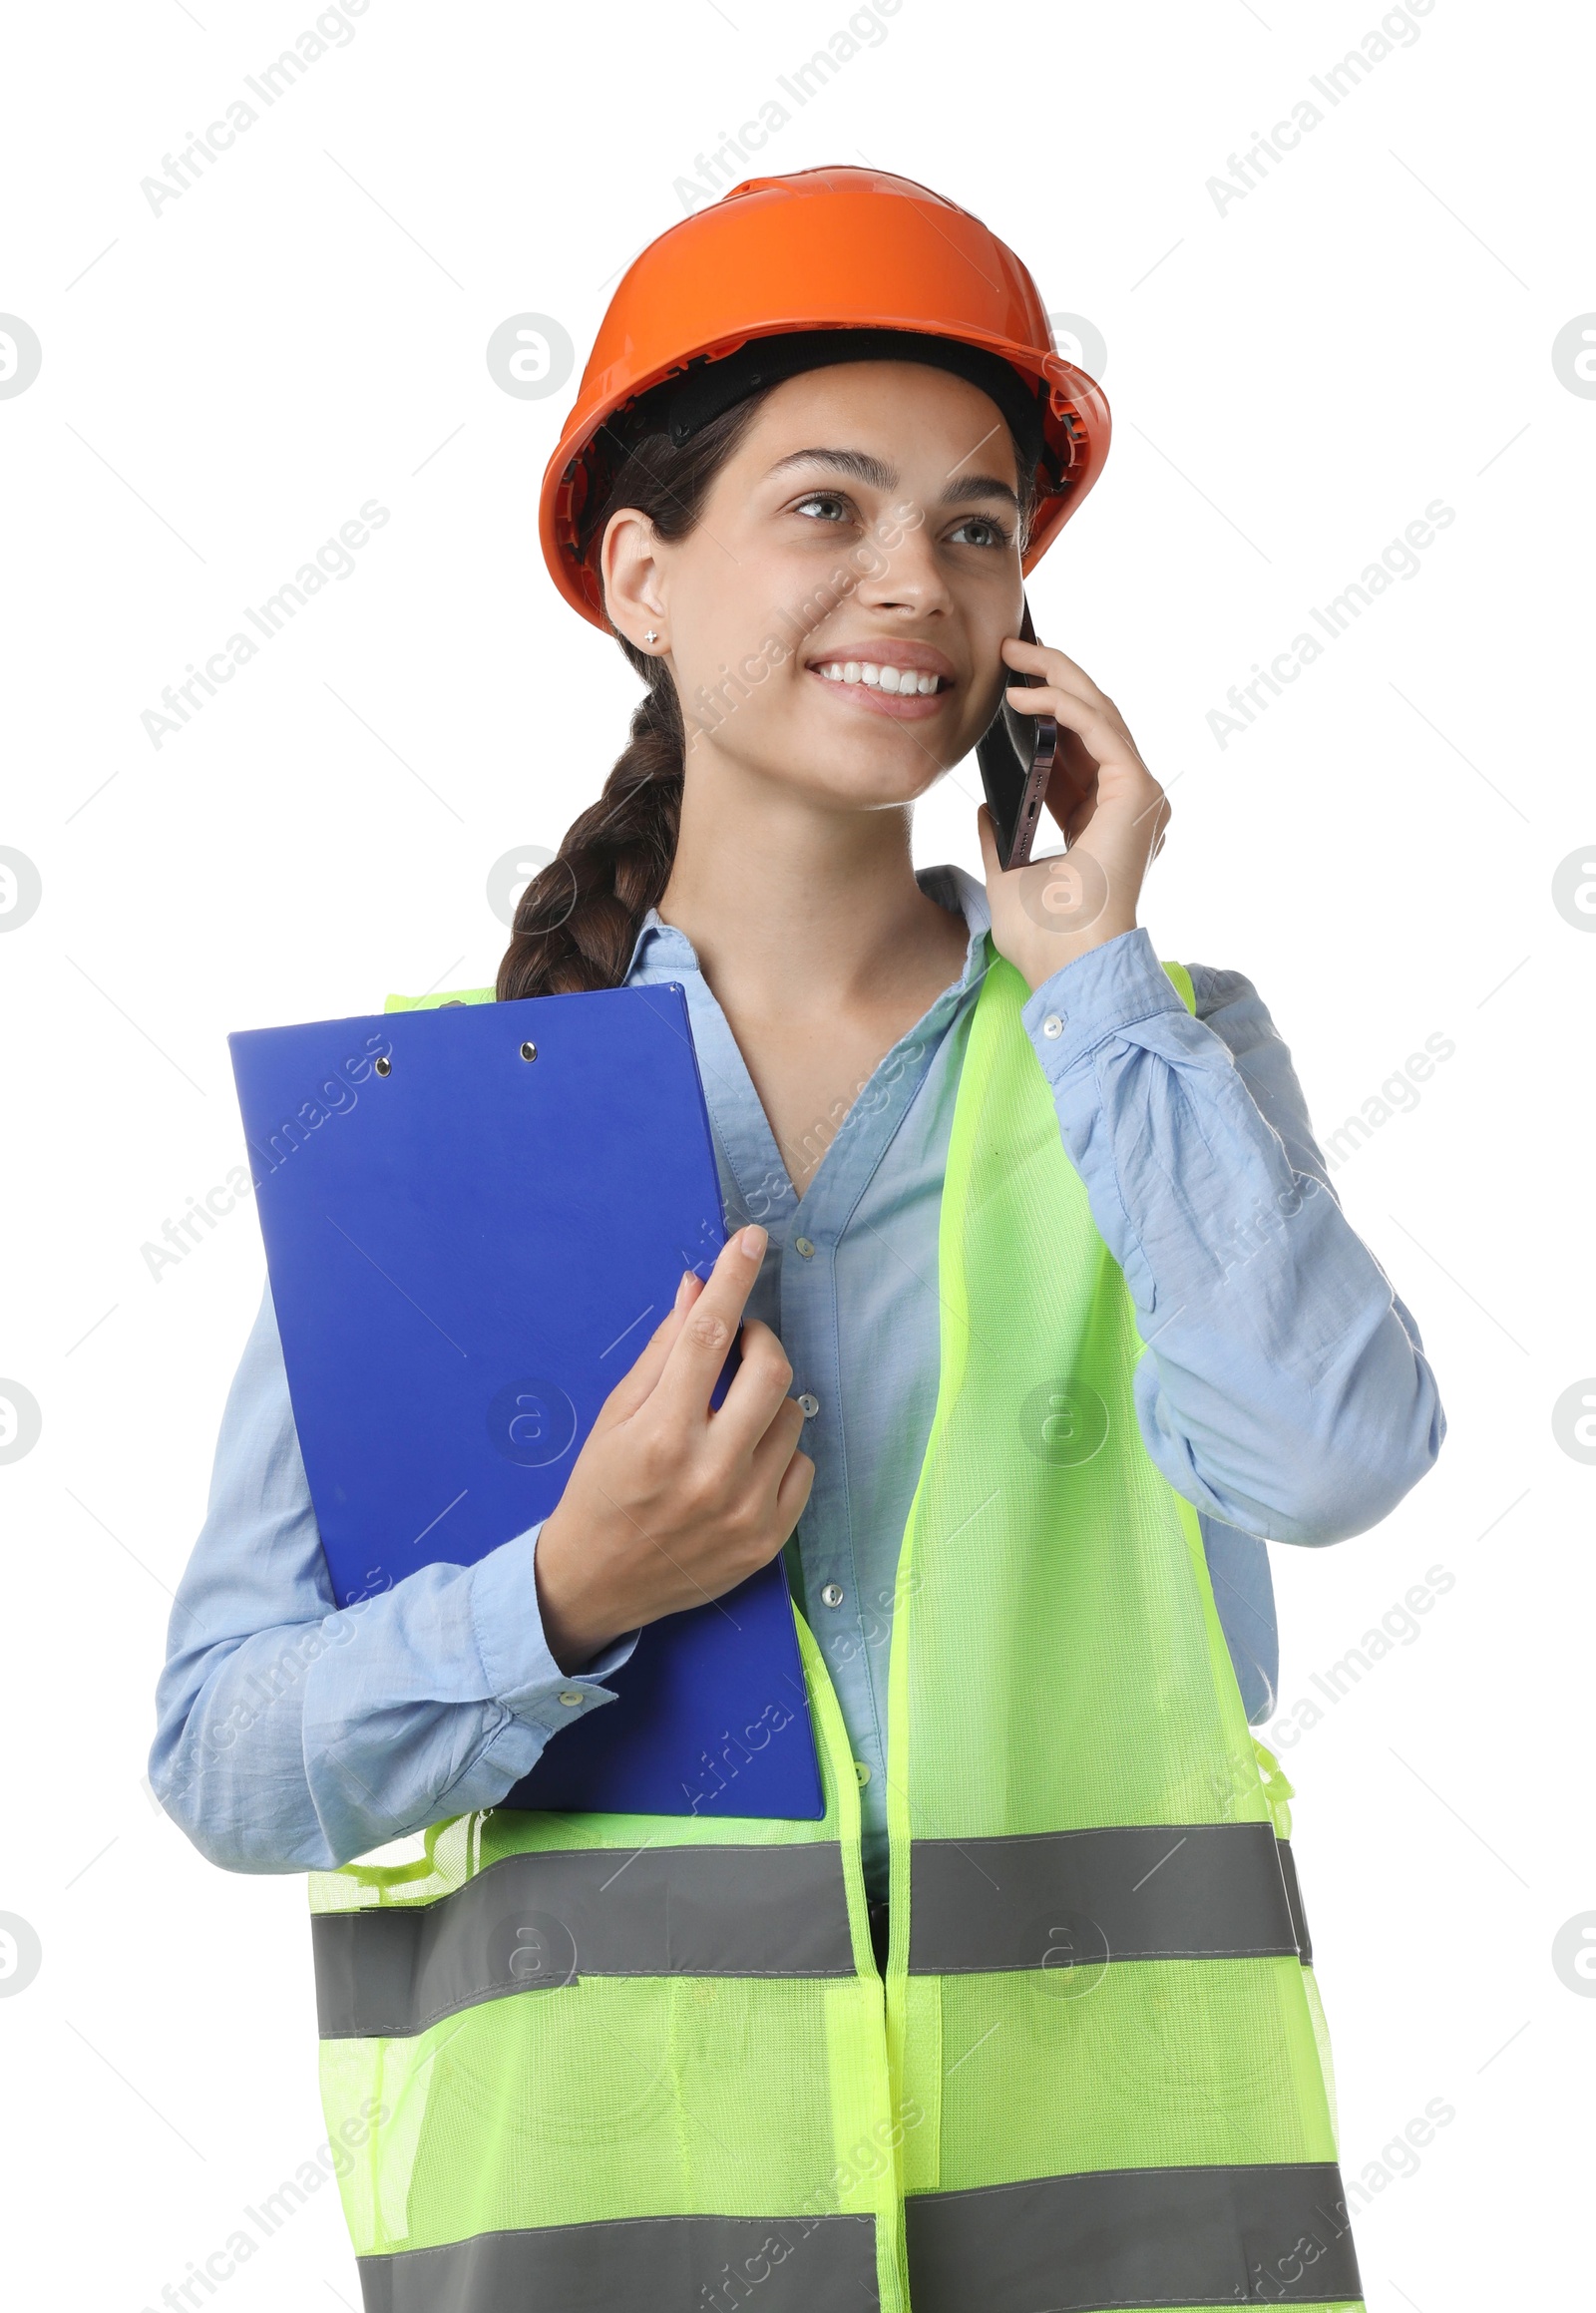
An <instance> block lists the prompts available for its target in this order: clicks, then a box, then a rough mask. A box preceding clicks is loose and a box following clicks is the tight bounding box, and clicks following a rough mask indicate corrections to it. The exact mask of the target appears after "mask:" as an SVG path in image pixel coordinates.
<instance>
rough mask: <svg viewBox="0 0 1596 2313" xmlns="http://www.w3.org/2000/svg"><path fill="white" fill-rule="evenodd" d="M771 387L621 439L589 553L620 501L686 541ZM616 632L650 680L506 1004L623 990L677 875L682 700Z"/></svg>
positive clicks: (528, 930)
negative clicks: (684, 425)
mask: <svg viewBox="0 0 1596 2313" xmlns="http://www.w3.org/2000/svg"><path fill="white" fill-rule="evenodd" d="M773 389H774V381H772V384H771V385H768V386H765V387H764V388H762V389H761V390H759V391H757V392H755V393H752V394H750V395H749V396H748V397H747V398H746V399H745V400H743V401H740V402H737V403H735V404H734V405H733V406H732V407H731V408H730V409H729V410H726V411H724V412H723V413H722V414H721V415H720V416H719V417H718V418H714V419H712V420H711V421H710V422H709V423H708V424H707V425H705V426H704V427H702V428H701V429H700V431H699V432H698V433H696V434H694V435H693V437H692V438H691V440H690V441H688V442H686V443H685V444H683V445H681V446H680V447H678V446H677V445H676V444H675V443H674V442H673V441H672V440H671V438H670V435H669V434H668V433H666V432H664V431H663V430H656V428H655V426H654V425H653V424H646V430H645V431H641V432H636V431H634V432H633V433H632V435H631V437H630V439H629V441H627V442H625V443H623V444H622V445H620V446H619V454H618V461H617V463H616V464H615V466H614V469H613V472H612V474H611V476H610V478H609V485H608V488H607V489H601V490H599V491H598V492H596V493H595V496H594V501H593V502H592V511H591V513H590V512H589V511H588V510H585V511H584V514H583V517H582V522H581V529H580V533H579V538H578V545H579V548H580V551H581V553H582V556H583V559H584V560H585V561H586V560H587V559H588V558H589V557H590V555H591V554H592V553H593V552H594V550H595V548H596V547H597V545H598V541H599V540H600V539H601V538H602V537H603V532H604V526H605V524H606V523H607V522H608V520H609V518H610V516H611V515H612V514H614V513H615V512H616V511H617V510H618V509H619V508H621V507H623V506H624V507H635V508H636V509H637V511H638V512H639V513H640V514H645V515H646V516H647V517H648V519H649V521H650V522H651V523H652V524H653V526H654V529H655V531H656V532H657V534H658V536H659V537H660V538H662V539H667V540H672V541H674V540H677V539H683V538H686V537H687V536H688V534H689V533H690V532H691V531H692V530H694V529H695V528H696V526H697V524H698V522H699V520H700V518H701V516H702V513H703V506H704V501H705V499H706V498H707V497H708V495H709V489H710V485H711V484H712V483H713V481H714V479H715V476H716V475H717V474H718V473H719V471H720V469H721V467H722V466H724V465H725V463H726V461H727V460H728V459H729V458H730V457H731V455H732V453H733V452H734V451H735V450H736V448H737V445H738V443H739V442H740V441H741V440H742V437H743V434H744V432H745V431H746V430H747V428H748V426H749V425H750V424H751V423H752V421H753V418H754V415H755V412H756V411H757V410H758V409H759V407H760V405H761V403H762V402H763V401H764V400H765V398H766V395H768V394H769V393H770V392H772V391H773ZM645 423H646V421H645ZM1014 450H1015V459H1016V464H1017V468H1018V472H1019V475H1020V486H1019V499H1020V522H1019V537H1020V543H1021V546H1023V543H1024V539H1025V535H1026V532H1027V529H1028V526H1029V522H1030V517H1031V512H1032V507H1033V503H1034V476H1033V474H1032V473H1031V471H1030V470H1029V469H1028V468H1027V467H1026V465H1025V462H1024V459H1023V457H1022V456H1021V454H1020V449H1019V445H1018V443H1017V442H1016V443H1015V445H1014ZM610 632H611V633H613V634H614V636H615V639H616V641H617V642H618V643H619V644H620V647H621V649H622V650H623V651H624V652H625V654H626V656H627V658H628V659H629V660H630V661H631V664H632V665H633V666H634V667H635V668H636V670H637V672H638V674H639V675H641V677H642V679H643V681H644V682H645V683H646V685H647V688H646V690H645V691H644V692H643V695H642V697H641V698H640V699H639V700H638V702H637V704H636V706H635V707H634V708H633V710H632V716H631V731H630V736H629V738H628V739H627V742H626V744H625V746H624V747H622V749H621V751H620V753H619V754H618V755H617V756H616V758H615V762H614V767H613V769H612V770H611V771H610V774H609V776H608V778H607V779H606V780H605V781H604V785H603V792H602V793H601V794H600V796H599V797H598V802H597V803H594V804H590V805H589V807H588V809H587V810H586V811H585V812H583V813H582V815H581V817H580V818H578V819H576V820H574V821H573V822H572V824H571V826H570V827H569V828H568V829H567V830H566V834H565V837H564V840H563V841H562V843H561V846H560V849H559V851H558V852H557V853H556V854H555V857H554V858H553V859H552V860H551V861H550V863H549V865H548V866H547V867H546V868H544V869H542V870H541V871H540V873H539V874H538V875H536V876H534V877H533V879H532V881H531V883H530V884H528V886H527V888H526V890H525V891H524V892H523V893H522V895H521V899H520V902H519V903H518V905H517V908H516V914H515V922H514V926H513V928H512V931H511V938H510V946H509V947H508V948H507V949H506V951H505V954H504V958H503V961H502V962H501V964H500V965H499V977H498V981H497V984H496V986H495V989H494V993H495V995H496V996H498V997H499V999H500V1000H501V1001H504V1000H506V999H507V998H510V997H513V996H524V995H574V994H577V993H580V992H581V991H582V990H584V989H587V988H598V987H618V986H619V985H620V983H621V982H622V980H623V979H624V978H625V976H626V972H627V969H628V967H629V965H630V964H631V954H632V950H633V948H634V947H635V946H636V941H637V933H638V929H639V927H640V926H641V924H642V920H643V918H644V917H645V916H646V915H647V913H648V911H649V909H650V908H656V907H657V906H658V905H659V902H660V900H661V899H662V898H663V897H664V891H665V886H666V884H667V883H668V882H669V881H670V870H671V863H672V862H673V860H674V858H675V855H676V833H677V829H678V827H679V825H680V819H681V788H682V778H683V772H684V765H685V759H686V737H685V730H684V726H683V723H682V715H681V701H680V699H679V698H678V697H677V695H676V686H675V683H674V681H673V679H672V677H671V673H670V669H669V668H668V666H666V664H665V662H664V660H663V659H662V658H654V657H651V656H650V655H649V654H648V652H647V651H644V650H639V649H638V647H637V645H636V644H635V643H634V642H631V641H629V640H628V639H627V637H626V636H625V635H624V634H621V633H620V632H619V631H618V630H617V629H616V628H615V626H614V624H613V621H610Z"/></svg>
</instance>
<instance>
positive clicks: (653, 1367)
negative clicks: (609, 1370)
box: [599, 1269, 703, 1421]
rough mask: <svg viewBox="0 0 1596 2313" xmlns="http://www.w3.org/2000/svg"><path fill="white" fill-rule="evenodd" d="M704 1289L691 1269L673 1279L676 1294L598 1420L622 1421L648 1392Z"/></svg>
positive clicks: (662, 1369) (662, 1368)
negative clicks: (687, 1316) (689, 1311)
mask: <svg viewBox="0 0 1596 2313" xmlns="http://www.w3.org/2000/svg"><path fill="white" fill-rule="evenodd" d="M702 1291H703V1280H702V1278H700V1277H695V1276H694V1275H693V1273H692V1271H691V1270H690V1269H688V1270H685V1271H683V1273H682V1275H681V1276H680V1277H679V1278H678V1279H677V1281H676V1298H675V1300H674V1301H673V1302H672V1303H671V1305H670V1307H669V1309H667V1310H666V1312H665V1314H664V1316H663V1317H662V1318H661V1319H660V1321H659V1323H658V1325H656V1326H655V1328H654V1330H653V1332H652V1333H651V1334H650V1335H649V1336H648V1339H647V1341H646V1342H645V1343H644V1345H643V1349H642V1352H641V1354H640V1355H639V1356H638V1358H637V1360H636V1363H635V1364H633V1365H632V1366H630V1367H629V1368H628V1369H627V1371H626V1372H624V1373H623V1374H622V1375H621V1377H620V1379H619V1380H618V1381H617V1382H616V1383H615V1386H614V1387H613V1389H611V1390H610V1392H609V1395H608V1396H607V1397H606V1398H605V1399H604V1402H603V1409H602V1411H601V1413H600V1414H599V1419H600V1421H625V1420H627V1419H629V1417H630V1416H631V1415H632V1414H633V1413H635V1412H636V1410H637V1408H638V1406H639V1405H641V1404H642V1402H643V1400H644V1399H645V1398H646V1397H647V1396H648V1395H649V1394H650V1393H651V1391H652V1390H653V1387H654V1384H655V1383H656V1382H657V1381H658V1379H659V1376H660V1374H661V1373H662V1372H663V1371H664V1369H665V1360H666V1358H667V1357H668V1356H669V1354H670V1349H671V1345H672V1343H673V1342H674V1341H675V1339H676V1336H677V1335H678V1334H679V1333H680V1331H681V1328H682V1324H683V1322H684V1320H685V1318H686V1315H687V1312H688V1310H690V1309H691V1308H692V1306H693V1303H694V1301H695V1300H696V1299H697V1297H698V1295H699V1294H700V1293H701V1292H702Z"/></svg>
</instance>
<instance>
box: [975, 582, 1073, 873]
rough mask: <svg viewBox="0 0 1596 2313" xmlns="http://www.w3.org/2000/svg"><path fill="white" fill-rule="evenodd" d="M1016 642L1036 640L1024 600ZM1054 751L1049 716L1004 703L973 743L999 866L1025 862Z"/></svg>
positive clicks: (1016, 679)
mask: <svg viewBox="0 0 1596 2313" xmlns="http://www.w3.org/2000/svg"><path fill="white" fill-rule="evenodd" d="M1019 639H1020V641H1021V642H1034V641H1035V639H1036V629H1035V627H1034V626H1033V625H1032V624H1031V622H1030V604H1029V603H1028V602H1026V603H1025V604H1024V606H1023V614H1022V616H1021V618H1020V621H1019ZM1004 672H1005V674H1006V676H1007V679H1008V681H1009V682H1010V683H1021V682H1023V683H1039V682H1040V681H1041V679H1042V678H1041V676H1040V675H1039V674H1019V673H1016V672H1015V670H1014V669H1013V668H1012V667H1005V668H1004ZM1057 751H1058V724H1057V722H1056V721H1055V719H1054V718H1053V716H1051V715H1021V714H1016V713H1015V711H1014V709H1013V708H1012V707H1011V706H1010V705H1009V704H1008V701H1007V700H1006V699H1003V698H1000V699H999V700H998V712H997V713H996V714H995V715H994V716H993V719H992V721H991V722H990V723H989V724H988V725H987V728H986V731H985V732H984V733H983V735H982V737H981V738H980V739H978V740H977V742H976V756H977V759H978V761H979V762H980V764H981V783H982V785H983V787H985V789H986V791H987V809H988V810H989V811H990V812H991V814H992V823H993V826H994V828H995V829H996V830H997V835H998V865H999V867H1002V868H1022V867H1024V865H1025V864H1026V862H1027V861H1028V860H1029V858H1030V847H1031V845H1032V843H1033V842H1034V841H1035V837H1036V822H1037V821H1038V820H1039V819H1040V817H1041V807H1042V804H1043V802H1044V801H1045V799H1046V795H1047V781H1048V779H1049V777H1050V776H1051V774H1052V767H1053V757H1054V755H1055V754H1056V753H1057Z"/></svg>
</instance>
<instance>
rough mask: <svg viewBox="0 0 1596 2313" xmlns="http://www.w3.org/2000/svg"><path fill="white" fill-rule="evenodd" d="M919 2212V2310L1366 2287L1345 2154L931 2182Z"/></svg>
mask: <svg viewBox="0 0 1596 2313" xmlns="http://www.w3.org/2000/svg"><path fill="white" fill-rule="evenodd" d="M907 2217H908V2229H909V2286H910V2292H911V2294H912V2296H913V2298H914V2306H915V2313H972V2309H973V2308H975V2307H979V2308H980V2313H1039V2309H1040V2308H1042V2307H1045V2308H1046V2313H1104V2308H1108V2307H1113V2306H1127V2305H1135V2306H1144V2305H1230V2304H1236V2303H1252V2302H1254V2301H1255V2300H1257V2299H1265V2300H1267V2301H1269V2302H1270V2303H1273V2304H1283V2305H1305V2304H1306V2305H1322V2304H1324V2303H1326V2302H1327V2301H1329V2302H1333V2303H1338V2304H1357V2303H1358V2302H1359V2301H1360V2300H1361V2299H1362V2297H1363V2293H1364V2292H1363V2284H1362V2283H1361V2281H1360V2280H1359V2277H1358V2258H1357V2256H1356V2254H1355V2253H1354V2249H1353V2238H1352V2232H1351V2229H1350V2225H1349V2220H1348V2215H1347V2203H1346V2200H1345V2199H1344V2197H1343V2195H1342V2185H1341V2172H1340V2170H1339V2169H1338V2168H1337V2166H1336V2163H1335V2162H1334V2161H1333V2160H1327V2161H1323V2162H1321V2161H1313V2162H1304V2163H1302V2164H1301V2165H1297V2164H1292V2165H1290V2166H1281V2167H1258V2168H1111V2169H1107V2170H1105V2171H1099V2172H1096V2173H1093V2174H1091V2175H1085V2176H1047V2177H1042V2178H1040V2179H1039V2180H1037V2181H1035V2182H1032V2183H1028V2184H996V2185H987V2186H982V2187H980V2188H978V2189H976V2190H974V2191H970V2192H927V2193H919V2194H916V2195H915V2196H913V2197H912V2198H911V2199H910V2200H909V2202H908V2203H907Z"/></svg>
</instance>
